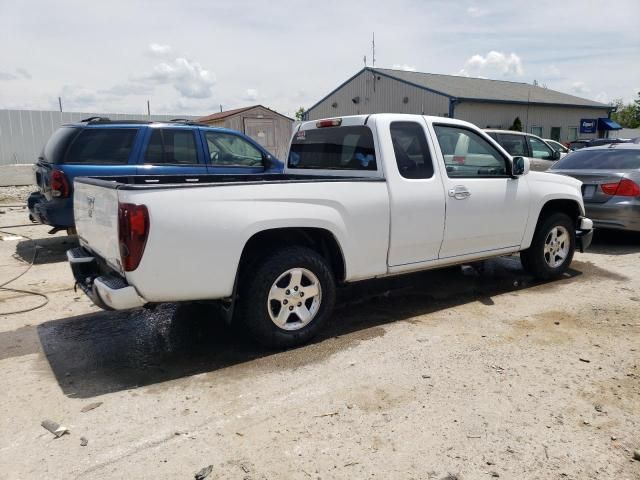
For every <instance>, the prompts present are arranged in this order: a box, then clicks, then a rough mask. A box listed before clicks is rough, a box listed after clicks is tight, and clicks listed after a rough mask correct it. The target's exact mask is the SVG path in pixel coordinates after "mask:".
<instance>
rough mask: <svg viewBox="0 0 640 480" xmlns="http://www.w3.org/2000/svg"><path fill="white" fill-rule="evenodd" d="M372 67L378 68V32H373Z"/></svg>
mask: <svg viewBox="0 0 640 480" xmlns="http://www.w3.org/2000/svg"><path fill="white" fill-rule="evenodd" d="M371 53H372V55H371V66H372V67H373V68H376V32H373V39H372V41H371Z"/></svg>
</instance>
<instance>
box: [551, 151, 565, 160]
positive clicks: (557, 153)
mask: <svg viewBox="0 0 640 480" xmlns="http://www.w3.org/2000/svg"><path fill="white" fill-rule="evenodd" d="M561 156H562V154H561V153H560V150H554V151H553V153H552V154H551V160H560V157H561Z"/></svg>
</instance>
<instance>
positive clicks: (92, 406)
mask: <svg viewBox="0 0 640 480" xmlns="http://www.w3.org/2000/svg"><path fill="white" fill-rule="evenodd" d="M100 405H102V402H93V403H90V404H89V405H85V406H84V407H82V408H81V409H80V411H81V412H82V413H86V412H89V411H91V410H93V409H95V408H98V407H99V406H100Z"/></svg>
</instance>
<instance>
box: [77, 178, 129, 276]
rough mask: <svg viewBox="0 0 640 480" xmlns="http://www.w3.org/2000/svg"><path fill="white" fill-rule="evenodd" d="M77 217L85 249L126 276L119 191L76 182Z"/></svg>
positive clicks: (79, 234) (80, 181) (79, 232)
mask: <svg viewBox="0 0 640 480" xmlns="http://www.w3.org/2000/svg"><path fill="white" fill-rule="evenodd" d="M74 190H75V193H74V196H73V214H74V217H75V222H76V230H77V231H78V238H79V240H80V244H81V245H82V246H83V247H86V248H88V249H89V250H91V251H92V252H93V253H94V254H96V255H97V256H99V257H101V258H102V259H104V260H105V261H106V262H107V264H109V266H110V267H111V268H113V269H115V270H116V271H118V272H121V273H122V268H121V264H120V246H119V241H118V190H117V189H115V188H109V187H105V186H99V185H92V184H89V183H84V182H83V181H82V180H76V181H75V182H74Z"/></svg>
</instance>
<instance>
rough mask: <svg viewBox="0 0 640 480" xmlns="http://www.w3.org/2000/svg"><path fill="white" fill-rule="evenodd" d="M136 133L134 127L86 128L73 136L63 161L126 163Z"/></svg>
mask: <svg viewBox="0 0 640 480" xmlns="http://www.w3.org/2000/svg"><path fill="white" fill-rule="evenodd" d="M137 133H138V130H137V129H135V128H102V129H96V128H86V129H84V130H82V131H81V132H80V133H79V134H78V136H77V137H76V138H75V140H74V141H73V143H72V144H71V146H70V147H69V150H67V154H66V156H65V160H64V161H65V163H92V164H126V163H127V162H128V161H129V154H130V153H131V148H132V147H133V141H134V140H135V138H136V134H137ZM45 150H46V148H45Z"/></svg>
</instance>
